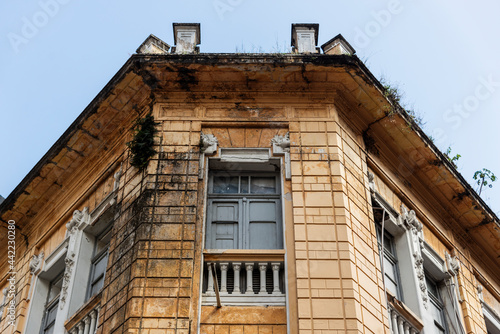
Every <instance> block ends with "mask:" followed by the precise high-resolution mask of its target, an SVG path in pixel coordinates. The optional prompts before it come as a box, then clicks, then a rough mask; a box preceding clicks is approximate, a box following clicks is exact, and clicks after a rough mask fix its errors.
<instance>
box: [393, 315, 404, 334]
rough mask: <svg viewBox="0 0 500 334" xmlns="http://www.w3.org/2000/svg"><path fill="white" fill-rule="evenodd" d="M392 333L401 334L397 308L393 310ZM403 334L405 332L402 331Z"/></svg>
mask: <svg viewBox="0 0 500 334" xmlns="http://www.w3.org/2000/svg"><path fill="white" fill-rule="evenodd" d="M392 333H393V334H399V331H398V315H397V313H396V311H395V310H392ZM401 334H403V333H401Z"/></svg>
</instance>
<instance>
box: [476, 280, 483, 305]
mask: <svg viewBox="0 0 500 334" xmlns="http://www.w3.org/2000/svg"><path fill="white" fill-rule="evenodd" d="M483 289H484V288H483V286H482V285H481V284H478V285H477V296H478V297H479V301H480V302H481V303H483V302H484V297H483Z"/></svg>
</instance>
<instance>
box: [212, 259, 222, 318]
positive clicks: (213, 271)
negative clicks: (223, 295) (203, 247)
mask: <svg viewBox="0 0 500 334" xmlns="http://www.w3.org/2000/svg"><path fill="white" fill-rule="evenodd" d="M210 265H211V266H212V276H213V278H214V287H215V298H216V299H217V308H221V307H222V304H221V303H220V293H219V281H217V274H216V272H215V263H211V264H210Z"/></svg>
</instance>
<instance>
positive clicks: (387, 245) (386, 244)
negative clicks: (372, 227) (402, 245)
mask: <svg viewBox="0 0 500 334" xmlns="http://www.w3.org/2000/svg"><path fill="white" fill-rule="evenodd" d="M384 248H385V249H387V251H388V252H389V253H391V254H394V250H393V248H392V240H391V238H389V237H388V236H387V234H385V235H384Z"/></svg>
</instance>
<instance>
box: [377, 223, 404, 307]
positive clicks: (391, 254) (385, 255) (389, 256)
mask: <svg viewBox="0 0 500 334" xmlns="http://www.w3.org/2000/svg"><path fill="white" fill-rule="evenodd" d="M376 229H377V246H378V250H379V257H380V262H381V263H383V261H384V260H387V262H389V263H391V264H392V265H393V268H394V272H395V276H396V277H395V281H394V280H393V279H392V278H391V277H389V276H388V275H387V271H386V270H384V284H385V285H386V288H387V284H386V283H385V282H386V280H390V281H391V282H392V283H393V284H394V285H395V286H396V291H395V294H396V295H395V297H396V298H397V299H398V300H400V301H404V295H403V289H402V287H401V274H400V269H399V261H398V255H397V252H396V243H395V240H394V239H395V238H394V236H393V235H392V234H391V233H389V232H388V231H387V230H386V229H384V231H383V233H384V240H383V241H384V244H382V225H381V224H380V223H379V222H376ZM385 241H388V242H389V244H390V247H391V250H388V249H387V248H386V247H385ZM384 267H385V266H384ZM384 269H385V268H384Z"/></svg>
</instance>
